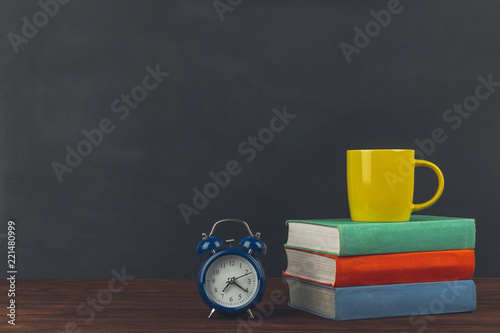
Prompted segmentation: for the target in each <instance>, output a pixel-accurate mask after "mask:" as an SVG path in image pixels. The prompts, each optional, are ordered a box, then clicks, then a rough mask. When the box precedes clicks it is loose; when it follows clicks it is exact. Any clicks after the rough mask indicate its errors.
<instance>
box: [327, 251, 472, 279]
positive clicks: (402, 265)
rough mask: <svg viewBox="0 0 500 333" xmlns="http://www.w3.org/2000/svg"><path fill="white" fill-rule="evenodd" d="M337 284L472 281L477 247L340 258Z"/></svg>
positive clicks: (338, 259)
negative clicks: (474, 248)
mask: <svg viewBox="0 0 500 333" xmlns="http://www.w3.org/2000/svg"><path fill="white" fill-rule="evenodd" d="M336 265H337V269H336V273H337V274H336V279H335V286H336V287H347V286H365V285H377V284H396V283H418V282H439V281H452V280H468V279H471V278H472V276H473V274H474V267H475V256H474V250H450V251H435V252H411V253H394V254H378V255H370V256H351V257H337V259H336Z"/></svg>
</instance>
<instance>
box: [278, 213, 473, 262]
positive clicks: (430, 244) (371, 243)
mask: <svg viewBox="0 0 500 333" xmlns="http://www.w3.org/2000/svg"><path fill="white" fill-rule="evenodd" d="M286 224H287V225H288V241H287V244H285V246H287V247H292V248H296V249H302V250H308V251H313V252H321V253H327V254H333V255H338V256H355V255H370V254H382V253H402V252H424V251H445V250H464V249H474V246H475V243H476V226H475V220H474V219H468V218H458V217H442V216H425V215H413V216H412V217H411V219H410V221H409V222H353V221H352V220H351V219H322V220H288V221H286Z"/></svg>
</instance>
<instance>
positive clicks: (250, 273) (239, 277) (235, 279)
mask: <svg viewBox="0 0 500 333" xmlns="http://www.w3.org/2000/svg"><path fill="white" fill-rule="evenodd" d="M251 273H253V272H248V273H246V274H243V275H242V276H238V277H237V278H234V279H235V280H237V279H239V278H242V277H244V276H246V275H248V274H251Z"/></svg>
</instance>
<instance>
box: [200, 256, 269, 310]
mask: <svg viewBox="0 0 500 333" xmlns="http://www.w3.org/2000/svg"><path fill="white" fill-rule="evenodd" d="M259 281H260V280H259V278H258V275H257V272H256V270H255V267H254V266H253V265H252V263H251V262H250V261H248V260H247V259H245V258H244V257H242V256H240V255H236V254H227V255H223V256H220V257H219V258H217V259H216V260H215V261H214V262H212V264H211V265H210V266H209V267H208V269H207V273H206V279H205V292H206V294H207V296H208V297H209V298H210V299H211V300H212V302H214V303H215V304H218V305H220V306H223V307H227V308H237V307H241V306H245V305H247V304H249V303H251V302H252V301H253V300H254V299H255V296H256V295H257V292H258V290H259V284H260V282H259Z"/></svg>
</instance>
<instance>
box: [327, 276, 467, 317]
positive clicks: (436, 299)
mask: <svg viewBox="0 0 500 333" xmlns="http://www.w3.org/2000/svg"><path fill="white" fill-rule="evenodd" d="M475 308H476V287H475V284H474V282H473V281H472V280H461V281H449V282H431V283H408V284H407V283H405V284H391V285H377V286H361V287H343V288H335V318H334V319H335V320H353V319H368V318H386V317H401V316H417V315H429V314H432V315H434V314H443V313H458V312H472V311H474V309H475Z"/></svg>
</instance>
